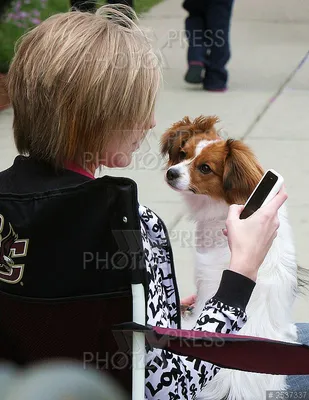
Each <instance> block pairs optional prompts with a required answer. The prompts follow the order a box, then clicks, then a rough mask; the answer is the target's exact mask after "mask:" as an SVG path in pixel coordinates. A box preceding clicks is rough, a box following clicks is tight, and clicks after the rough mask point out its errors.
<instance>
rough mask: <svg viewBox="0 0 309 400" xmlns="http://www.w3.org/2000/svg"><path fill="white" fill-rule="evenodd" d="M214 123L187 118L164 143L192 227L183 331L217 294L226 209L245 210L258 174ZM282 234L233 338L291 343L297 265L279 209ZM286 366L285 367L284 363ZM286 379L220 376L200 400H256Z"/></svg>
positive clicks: (169, 176) (225, 255) (247, 154)
mask: <svg viewBox="0 0 309 400" xmlns="http://www.w3.org/2000/svg"><path fill="white" fill-rule="evenodd" d="M217 122H219V119H218V118H217V117H216V116H211V117H204V116H200V117H198V118H196V119H194V120H193V121H191V120H190V119H189V118H188V117H185V118H184V119H183V120H181V121H179V122H177V123H175V124H173V125H172V127H171V128H170V129H168V130H167V131H166V132H165V133H164V134H163V136H162V139H161V153H162V154H163V155H168V163H167V170H166V174H165V179H166V181H167V183H168V184H169V186H170V187H171V188H173V189H175V190H177V191H179V192H181V193H182V194H183V196H184V199H185V201H186V202H187V204H188V214H189V216H190V217H191V218H192V219H193V220H194V221H195V222H196V230H195V247H196V249H195V250H196V263H195V283H196V295H197V298H196V302H195V306H194V310H193V312H192V314H191V315H190V316H189V317H186V318H183V321H182V327H183V329H193V327H194V325H195V323H196V320H197V319H198V317H199V315H200V313H201V311H202V309H203V308H204V306H205V303H206V301H207V300H209V299H210V298H211V297H212V296H213V295H214V294H215V293H216V291H217V289H218V287H219V283H220V280H221V275H222V272H223V270H224V269H228V268H229V262H230V249H229V246H228V241H227V238H226V236H224V234H223V232H222V230H223V229H224V228H225V221H226V218H227V215H228V210H229V206H230V205H231V204H245V202H246V201H247V199H248V198H249V196H250V195H251V193H252V192H253V190H254V189H255V187H256V185H257V184H258V183H259V181H260V179H261V177H262V176H263V174H264V171H263V169H262V167H261V165H260V164H259V162H258V161H257V159H256V157H255V155H254V154H253V152H252V151H251V149H250V148H249V147H248V146H247V145H246V144H245V143H243V141H240V140H232V139H227V140H226V139H224V138H222V136H221V135H220V131H218V130H217V129H216V128H215V124H216V123H217ZM279 219H280V228H279V230H278V235H277V237H276V239H275V240H274V242H273V245H272V247H271V249H270V250H269V252H268V254H267V256H266V258H265V260H264V262H263V264H262V265H261V267H260V268H259V271H258V278H257V281H256V286H255V288H254V290H253V293H252V295H251V298H250V300H249V303H248V305H247V308H246V313H247V316H248V320H247V322H246V323H245V325H244V327H243V328H242V329H241V330H240V331H239V334H242V335H250V336H258V337H263V338H269V339H275V340H280V341H285V342H296V341H297V329H296V325H295V324H294V323H293V318H292V306H293V302H294V299H295V297H296V293H297V288H298V277H297V263H296V257H295V248H294V244H293V237H292V231H291V227H290V225H289V221H288V218H287V210H286V207H285V205H283V206H282V207H281V208H280V210H279ZM287 362H289V360H287ZM285 389H286V377H285V376H282V375H268V374H257V373H249V372H242V371H236V370H228V369H221V370H220V371H219V372H218V374H217V375H216V376H215V378H214V379H213V380H212V381H210V382H209V383H208V384H207V385H206V386H205V389H204V391H203V395H202V397H200V399H207V400H222V399H226V400H261V399H263V398H265V396H266V390H285Z"/></svg>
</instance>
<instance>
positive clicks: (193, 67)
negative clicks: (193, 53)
mask: <svg viewBox="0 0 309 400" xmlns="http://www.w3.org/2000/svg"><path fill="white" fill-rule="evenodd" d="M203 72H204V65H203V64H202V63H201V64H190V65H189V69H188V71H187V73H186V75H185V81H186V82H188V83H202V82H203Z"/></svg>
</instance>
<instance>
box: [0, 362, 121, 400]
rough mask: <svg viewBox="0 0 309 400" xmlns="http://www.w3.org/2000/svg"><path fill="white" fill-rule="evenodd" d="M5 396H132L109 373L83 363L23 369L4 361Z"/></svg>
mask: <svg viewBox="0 0 309 400" xmlns="http://www.w3.org/2000/svg"><path fill="white" fill-rule="evenodd" d="M0 398H1V400H128V398H127V397H125V395H124V394H123V392H122V390H121V389H119V387H118V386H117V385H116V384H115V382H114V381H113V380H111V378H110V377H109V376H107V375H106V374H103V373H102V372H98V371H95V370H90V369H87V370H84V369H83V368H82V365H81V364H75V363H71V362H48V363H42V364H41V363H40V364H36V365H34V366H32V367H30V368H27V369H25V370H19V369H16V368H14V367H13V366H11V365H8V364H2V365H0Z"/></svg>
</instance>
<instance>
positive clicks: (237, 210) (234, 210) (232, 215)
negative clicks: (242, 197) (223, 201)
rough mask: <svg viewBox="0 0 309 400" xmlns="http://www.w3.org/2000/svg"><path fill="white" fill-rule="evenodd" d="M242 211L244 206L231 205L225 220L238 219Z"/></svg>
mask: <svg viewBox="0 0 309 400" xmlns="http://www.w3.org/2000/svg"><path fill="white" fill-rule="evenodd" d="M243 209H244V206H239V205H237V204H232V205H231V206H230V208H229V213H228V216H227V220H234V219H239V217H240V214H241V212H242V210H243Z"/></svg>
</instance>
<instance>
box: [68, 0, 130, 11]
mask: <svg viewBox="0 0 309 400" xmlns="http://www.w3.org/2000/svg"><path fill="white" fill-rule="evenodd" d="M107 3H108V4H126V5H128V6H130V7H132V8H133V0H108V1H107ZM71 7H74V8H76V9H78V10H80V11H88V12H94V11H95V9H96V1H92V0H71Z"/></svg>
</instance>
